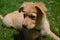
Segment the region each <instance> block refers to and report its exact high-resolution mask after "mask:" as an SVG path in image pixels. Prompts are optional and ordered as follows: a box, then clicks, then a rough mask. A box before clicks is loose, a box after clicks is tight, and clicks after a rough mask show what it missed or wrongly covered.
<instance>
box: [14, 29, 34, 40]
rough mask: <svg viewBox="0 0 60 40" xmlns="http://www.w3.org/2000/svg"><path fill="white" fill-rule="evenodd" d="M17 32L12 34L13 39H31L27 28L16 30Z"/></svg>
mask: <svg viewBox="0 0 60 40" xmlns="http://www.w3.org/2000/svg"><path fill="white" fill-rule="evenodd" d="M17 31H18V32H19V33H18V34H14V35H13V38H14V40H33V38H32V36H31V34H30V32H29V30H26V29H24V30H17Z"/></svg>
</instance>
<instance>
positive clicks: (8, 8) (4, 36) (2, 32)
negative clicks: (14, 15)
mask: <svg viewBox="0 0 60 40" xmlns="http://www.w3.org/2000/svg"><path fill="white" fill-rule="evenodd" d="M25 1H26V2H27V1H28V2H40V1H43V2H44V3H45V4H46V7H47V9H48V12H47V17H48V20H49V23H50V26H51V27H50V28H51V31H53V32H54V33H55V34H56V35H58V36H59V37H60V0H53V2H52V3H49V2H50V1H51V0H0V14H2V15H6V14H8V13H10V12H12V11H14V10H18V8H19V6H20V5H21V4H22V3H23V2H25ZM13 34H18V32H17V31H16V30H15V29H11V28H6V27H2V20H1V19H0V40H14V38H13V37H12V35H13ZM40 40H52V39H51V38H50V37H47V39H45V38H40Z"/></svg>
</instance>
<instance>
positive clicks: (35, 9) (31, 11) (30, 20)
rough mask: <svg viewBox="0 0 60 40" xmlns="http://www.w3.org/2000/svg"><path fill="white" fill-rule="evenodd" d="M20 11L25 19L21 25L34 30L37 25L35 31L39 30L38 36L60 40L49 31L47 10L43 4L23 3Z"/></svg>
mask: <svg viewBox="0 0 60 40" xmlns="http://www.w3.org/2000/svg"><path fill="white" fill-rule="evenodd" d="M20 11H23V12H24V14H23V15H24V16H25V18H24V22H23V25H26V27H27V28H28V29H31V30H32V29H34V28H35V27H36V26H35V25H36V23H37V26H38V28H37V29H39V30H41V31H40V32H39V33H38V34H41V35H43V36H44V35H48V36H50V37H51V38H52V39H54V40H60V38H59V37H58V36H56V35H55V34H54V33H53V32H52V31H51V30H50V24H49V22H48V20H47V16H46V12H47V8H46V7H45V4H44V3H43V2H39V3H33V2H25V3H23V4H22V5H21V7H20V9H19V12H20ZM40 12H41V13H40ZM34 38H36V37H34Z"/></svg>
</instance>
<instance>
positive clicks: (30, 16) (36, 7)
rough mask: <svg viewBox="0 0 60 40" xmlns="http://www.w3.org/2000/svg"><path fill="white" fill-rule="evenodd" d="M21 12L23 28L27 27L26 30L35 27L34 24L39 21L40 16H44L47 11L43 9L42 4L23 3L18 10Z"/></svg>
mask: <svg viewBox="0 0 60 40" xmlns="http://www.w3.org/2000/svg"><path fill="white" fill-rule="evenodd" d="M21 11H23V12H24V23H23V26H24V27H27V28H28V29H32V28H34V27H35V24H36V22H37V21H40V20H41V18H42V15H43V14H45V12H46V11H47V9H46V8H45V6H44V4H43V3H42V2H40V3H33V2H25V3H23V4H22V5H21V7H20V9H19V12H21ZM39 17H40V20H39ZM36 19H38V20H36ZM38 23H39V22H38Z"/></svg>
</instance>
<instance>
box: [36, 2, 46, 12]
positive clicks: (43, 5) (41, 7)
mask: <svg viewBox="0 0 60 40" xmlns="http://www.w3.org/2000/svg"><path fill="white" fill-rule="evenodd" d="M36 6H37V7H38V8H39V9H40V10H41V11H42V12H43V13H46V12H47V8H46V7H45V4H44V3H43V2H39V3H36Z"/></svg>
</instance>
